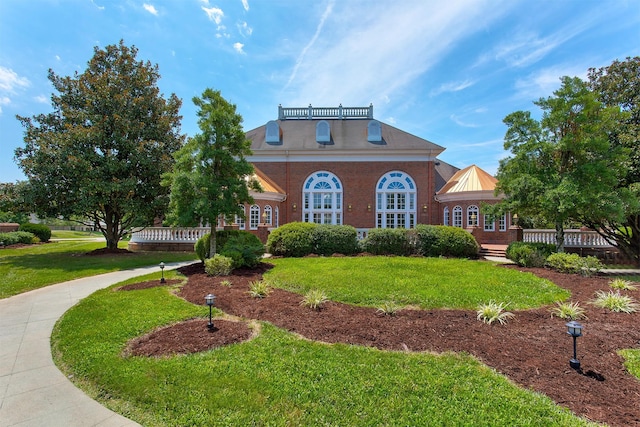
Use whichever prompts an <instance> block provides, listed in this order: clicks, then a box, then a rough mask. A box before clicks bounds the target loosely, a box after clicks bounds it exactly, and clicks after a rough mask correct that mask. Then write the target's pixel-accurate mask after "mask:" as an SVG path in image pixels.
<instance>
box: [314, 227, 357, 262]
mask: <svg viewBox="0 0 640 427" xmlns="http://www.w3.org/2000/svg"><path fill="white" fill-rule="evenodd" d="M311 242H312V246H313V253H315V254H318V255H324V256H329V255H332V254H336V253H337V254H343V255H353V254H355V253H357V252H358V249H359V247H358V232H357V231H356V229H355V228H354V227H351V226H350V225H329V224H322V225H318V226H317V227H315V228H314V229H313V231H312V233H311Z"/></svg>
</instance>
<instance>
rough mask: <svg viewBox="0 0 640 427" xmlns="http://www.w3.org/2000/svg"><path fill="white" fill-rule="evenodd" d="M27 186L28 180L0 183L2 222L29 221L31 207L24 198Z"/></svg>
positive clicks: (0, 219)
mask: <svg viewBox="0 0 640 427" xmlns="http://www.w3.org/2000/svg"><path fill="white" fill-rule="evenodd" d="M27 187H28V183H27V182H26V181H18V182H16V183H15V184H14V183H11V182H7V183H0V222H14V223H17V224H22V223H24V222H27V221H29V214H30V213H31V208H30V206H28V204H27V203H26V202H25V200H24V198H25V192H26V191H25V190H26V188H27Z"/></svg>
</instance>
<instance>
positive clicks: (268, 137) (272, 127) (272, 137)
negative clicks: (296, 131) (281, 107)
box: [265, 120, 281, 144]
mask: <svg viewBox="0 0 640 427" xmlns="http://www.w3.org/2000/svg"><path fill="white" fill-rule="evenodd" d="M280 137H281V134H280V126H279V125H278V122H276V121H274V120H271V121H269V122H267V130H266V133H265V142H266V143H267V144H279V143H280Z"/></svg>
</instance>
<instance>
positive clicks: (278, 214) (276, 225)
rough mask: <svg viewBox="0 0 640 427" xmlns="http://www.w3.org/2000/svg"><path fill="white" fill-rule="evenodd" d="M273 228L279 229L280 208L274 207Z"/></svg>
mask: <svg viewBox="0 0 640 427" xmlns="http://www.w3.org/2000/svg"><path fill="white" fill-rule="evenodd" d="M273 225H274V226H275V227H280V208H279V207H278V206H276V223H275V224H273Z"/></svg>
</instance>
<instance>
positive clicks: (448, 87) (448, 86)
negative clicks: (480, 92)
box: [431, 80, 475, 96]
mask: <svg viewBox="0 0 640 427" xmlns="http://www.w3.org/2000/svg"><path fill="white" fill-rule="evenodd" d="M474 84H475V82H472V81H470V80H465V81H463V82H450V83H443V84H441V85H440V87H439V88H437V89H434V90H433V91H431V96H437V95H440V94H441V93H445V92H459V91H461V90H464V89H466V88H468V87H471V86H473V85H474Z"/></svg>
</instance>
